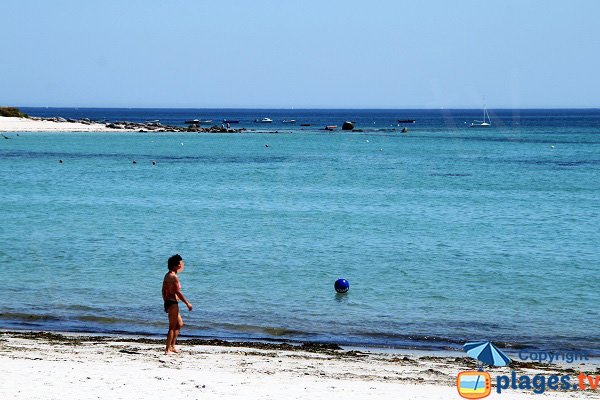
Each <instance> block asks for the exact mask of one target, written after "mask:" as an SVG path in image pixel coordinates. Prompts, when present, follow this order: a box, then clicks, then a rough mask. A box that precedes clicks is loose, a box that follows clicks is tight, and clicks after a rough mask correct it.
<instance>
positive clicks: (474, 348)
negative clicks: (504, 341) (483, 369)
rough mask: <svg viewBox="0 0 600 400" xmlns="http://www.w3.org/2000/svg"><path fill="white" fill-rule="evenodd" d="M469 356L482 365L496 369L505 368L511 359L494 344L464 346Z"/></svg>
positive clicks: (466, 344) (482, 343) (484, 343)
mask: <svg viewBox="0 0 600 400" xmlns="http://www.w3.org/2000/svg"><path fill="white" fill-rule="evenodd" d="M463 348H464V349H465V351H466V352H467V354H468V355H469V356H471V357H473V358H476V359H477V360H479V361H481V362H482V363H485V364H488V365H493V366H495V367H504V366H505V365H508V363H510V361H511V360H510V358H508V356H507V355H506V354H504V353H503V352H502V351H501V350H500V349H499V348H497V347H496V346H495V345H494V344H493V343H492V342H469V343H465V345H464V346H463Z"/></svg>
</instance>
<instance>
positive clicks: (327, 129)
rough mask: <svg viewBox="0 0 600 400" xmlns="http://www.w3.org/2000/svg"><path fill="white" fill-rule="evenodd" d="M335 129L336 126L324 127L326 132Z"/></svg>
mask: <svg viewBox="0 0 600 400" xmlns="http://www.w3.org/2000/svg"><path fill="white" fill-rule="evenodd" d="M336 129H337V125H327V126H326V127H325V130H326V131H335V130H336Z"/></svg>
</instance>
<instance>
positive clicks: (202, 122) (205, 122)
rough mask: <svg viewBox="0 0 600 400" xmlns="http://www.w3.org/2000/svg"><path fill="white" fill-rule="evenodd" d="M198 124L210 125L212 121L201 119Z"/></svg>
mask: <svg viewBox="0 0 600 400" xmlns="http://www.w3.org/2000/svg"><path fill="white" fill-rule="evenodd" d="M200 123H201V124H212V119H201V120H200Z"/></svg>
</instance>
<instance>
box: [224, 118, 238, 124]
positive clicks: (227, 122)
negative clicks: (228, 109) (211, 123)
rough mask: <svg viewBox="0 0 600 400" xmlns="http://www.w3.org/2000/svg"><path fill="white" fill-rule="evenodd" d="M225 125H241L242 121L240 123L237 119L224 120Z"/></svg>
mask: <svg viewBox="0 0 600 400" xmlns="http://www.w3.org/2000/svg"><path fill="white" fill-rule="evenodd" d="M223 123H224V124H239V123H240V121H238V120H237V119H224V120H223Z"/></svg>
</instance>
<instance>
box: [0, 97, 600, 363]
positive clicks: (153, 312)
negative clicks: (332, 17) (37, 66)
mask: <svg viewBox="0 0 600 400" xmlns="http://www.w3.org/2000/svg"><path fill="white" fill-rule="evenodd" d="M22 111H24V112H26V113H28V114H30V115H33V116H62V117H65V118H83V117H87V118H91V119H95V120H99V121H104V120H107V121H123V120H128V121H133V122H141V121H147V120H156V119H158V120H160V121H161V122H162V123H164V124H173V125H183V124H184V121H185V120H186V119H195V118H197V119H212V120H213V121H214V124H216V125H220V124H221V123H222V122H221V121H222V120H223V119H236V120H239V121H240V123H239V124H236V125H233V126H232V127H234V128H241V127H245V128H247V129H248V130H247V131H245V132H244V133H229V134H206V133H151V132H134V133H125V132H117V133H19V134H18V135H17V134H16V133H10V132H9V133H4V135H5V136H6V137H8V138H10V140H1V141H0V194H1V196H0V207H1V209H2V212H1V214H0V244H1V246H0V265H2V269H3V271H4V273H3V283H2V290H1V291H0V328H1V329H7V330H11V329H26V330H49V331H67V332H91V333H99V334H131V335H150V336H153V335H160V336H164V335H165V334H166V331H167V319H166V314H165V313H164V311H163V309H162V306H163V305H162V298H161V284H162V278H163V276H164V274H165V272H166V271H167V268H166V263H167V258H168V257H169V256H170V255H172V254H175V253H179V254H181V255H182V256H183V258H184V260H185V262H186V267H185V271H184V272H183V273H182V274H181V276H180V279H181V282H182V285H183V289H182V291H183V293H184V294H185V295H186V297H187V298H188V299H189V300H190V302H192V303H193V305H194V310H193V311H192V312H188V311H187V310H183V311H182V316H183V319H184V321H185V326H184V328H183V330H182V337H200V338H215V337H216V338H223V339H230V340H273V341H291V342H303V341H316V342H335V343H338V344H341V345H347V346H373V347H379V348H382V347H383V348H388V347H389V348H405V347H410V348H413V347H414V348H434V349H437V348H460V346H461V345H462V344H463V343H464V342H466V341H474V340H491V341H493V342H494V343H497V344H500V345H501V346H504V347H508V348H514V349H517V348H537V349H547V350H583V351H588V352H590V353H592V354H596V355H600V353H599V352H598V350H599V348H600V347H599V345H600V322H599V321H600V319H599V311H598V293H599V292H600V285H599V283H598V275H599V273H600V252H599V251H598V243H600V229H599V228H598V227H599V226H600V179H599V178H600V110H597V109H592V110H489V113H490V115H491V120H492V124H493V126H492V127H491V128H488V129H471V128H469V127H468V125H469V123H470V122H471V121H472V120H474V119H481V117H482V112H481V110H248V109H243V110H235V109H226V110H218V109H211V110H208V109H202V110H194V109H73V108H68V109H66V108H64V109H57V108H54V109H53V108H22ZM263 117H269V118H272V119H273V121H274V122H273V123H272V124H258V123H255V122H253V121H254V120H255V119H260V118H263ZM289 119H294V120H296V123H295V124H284V123H283V122H282V121H283V120H289ZM398 119H415V120H416V122H415V123H414V124H398V123H397V120H398ZM346 120H349V121H354V122H355V123H356V128H357V129H358V130H360V131H355V132H346V131H344V132H343V131H341V130H340V129H339V127H341V125H342V123H343V122H344V121H346ZM302 123H304V124H310V126H304V127H302V126H300V124H302ZM325 125H337V126H338V130H336V131H334V132H329V131H325V130H323V129H322V128H323V127H324V126H325ZM402 127H408V129H409V130H408V132H406V133H402V132H401V129H402ZM59 160H63V163H59ZM134 160H135V161H136V163H135V164H134V163H133V161H134ZM153 161H154V162H155V165H153ZM338 278H345V279H347V280H348V281H349V282H350V290H349V292H348V293H346V294H337V293H336V292H335V290H334V287H333V284H334V282H335V280H336V279H338ZM183 308H184V307H183V306H182V309H183Z"/></svg>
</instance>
